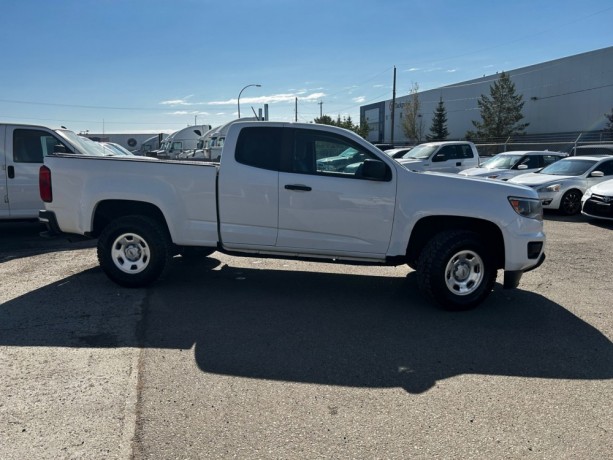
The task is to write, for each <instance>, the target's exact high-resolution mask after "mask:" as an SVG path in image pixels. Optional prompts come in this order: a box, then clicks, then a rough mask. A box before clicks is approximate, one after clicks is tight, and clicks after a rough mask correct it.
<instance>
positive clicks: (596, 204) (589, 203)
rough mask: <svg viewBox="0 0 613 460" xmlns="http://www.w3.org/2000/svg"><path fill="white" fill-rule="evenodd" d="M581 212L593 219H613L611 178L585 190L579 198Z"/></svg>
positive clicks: (612, 185) (612, 180) (612, 181)
mask: <svg viewBox="0 0 613 460" xmlns="http://www.w3.org/2000/svg"><path fill="white" fill-rule="evenodd" d="M581 213H582V214H584V215H586V216H588V217H593V218H595V219H606V220H613V179H610V180H606V181H604V182H601V183H600V184H596V185H594V186H593V187H590V188H588V189H587V190H586V191H585V193H584V194H583V198H582V199H581Z"/></svg>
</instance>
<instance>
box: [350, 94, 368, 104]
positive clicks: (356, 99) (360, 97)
mask: <svg viewBox="0 0 613 460" xmlns="http://www.w3.org/2000/svg"><path fill="white" fill-rule="evenodd" d="M351 100H352V101H353V102H355V103H356V104H361V103H362V102H364V101H365V100H366V97H365V96H359V97H354V98H353V99H351Z"/></svg>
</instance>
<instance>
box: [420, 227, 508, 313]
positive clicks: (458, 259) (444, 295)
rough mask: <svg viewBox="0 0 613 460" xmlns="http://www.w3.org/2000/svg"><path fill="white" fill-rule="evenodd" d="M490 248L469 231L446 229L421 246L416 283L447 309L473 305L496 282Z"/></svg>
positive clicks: (423, 291)
mask: <svg viewBox="0 0 613 460" xmlns="http://www.w3.org/2000/svg"><path fill="white" fill-rule="evenodd" d="M490 252H491V251H488V250H487V248H486V247H485V246H484V245H483V244H482V243H481V242H480V239H479V235H478V234H476V233H474V232H469V231H460V230H456V231H445V232H441V233H438V234H437V235H435V236H434V237H433V238H432V239H431V240H430V241H428V243H427V244H426V246H425V247H424V249H423V251H422V253H421V255H420V257H419V260H418V262H417V284H418V286H419V289H420V291H421V292H422V294H423V295H424V296H425V297H426V298H427V299H428V300H430V301H433V302H435V303H438V304H439V305H441V306H442V307H443V308H445V309H446V310H452V311H461V310H469V309H471V308H474V307H476V306H477V305H479V304H480V303H481V302H483V301H484V300H485V298H486V297H487V296H488V295H489V294H490V292H491V291H492V289H493V287H494V283H495V282H496V268H495V266H494V262H493V260H492V258H491V256H490V255H489V254H490Z"/></svg>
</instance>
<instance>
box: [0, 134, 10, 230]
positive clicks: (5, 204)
mask: <svg viewBox="0 0 613 460" xmlns="http://www.w3.org/2000/svg"><path fill="white" fill-rule="evenodd" d="M5 134H6V126H4V125H0V219H6V218H8V217H9V196H8V189H7V180H8V178H7V175H6V173H7V171H6V158H7V156H8V154H7V152H6V143H5V138H6V136H5Z"/></svg>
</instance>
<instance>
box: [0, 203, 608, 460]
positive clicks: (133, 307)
mask: <svg viewBox="0 0 613 460" xmlns="http://www.w3.org/2000/svg"><path fill="white" fill-rule="evenodd" d="M38 230H39V228H38V227H37V226H36V225H33V224H6V223H2V224H0V231H1V232H2V238H1V240H0V276H1V279H2V293H1V297H0V301H1V302H2V306H1V307H0V329H1V331H0V379H1V380H0V385H2V388H3V391H2V392H0V458H3V459H13V458H15V459H17V458H19V459H22V458H142V459H151V458H155V459H157V458H159V459H166V458H215V459H217V458H369V459H370V458H386V459H395V458H398V459H406V458H483V459H491V458H539V459H541V458H551V459H553V458H556V459H559V458H573V459H577V458H579V459H582V458H586V459H588V458H589V459H592V458H608V457H609V455H610V452H611V451H613V437H612V436H611V433H612V432H613V420H612V416H611V413H612V412H613V411H612V404H611V401H612V400H613V380H612V378H613V344H612V342H611V338H612V337H613V322H612V321H611V308H613V300H611V298H612V296H611V280H612V273H613V257H612V256H613V253H612V251H613V249H612V244H611V243H612V242H613V225H605V224H598V223H594V222H590V221H588V220H587V219H584V218H582V217H574V218H562V217H560V216H557V215H555V214H548V215H547V216H546V222H545V230H546V232H547V236H548V243H547V260H546V262H545V264H544V265H543V266H542V267H540V268H539V269H537V270H535V271H533V272H530V273H527V274H525V275H524V277H523V279H522V282H521V284H520V287H519V288H518V289H516V290H511V291H506V290H502V289H501V286H500V281H501V278H499V280H498V281H499V283H498V284H497V285H496V288H495V291H494V292H493V293H492V295H491V296H490V297H489V298H488V300H487V301H486V302H485V303H484V304H483V305H481V306H480V307H478V308H477V309H475V310H472V311H469V312H464V313H449V312H445V311H442V310H439V309H437V308H436V307H434V306H433V305H431V304H428V303H427V302H425V301H424V300H423V299H422V297H421V296H420V295H419V293H418V292H417V288H416V282H415V279H414V274H413V272H412V271H411V270H410V269H408V268H407V267H395V268H390V267H355V266H346V265H333V264H319V263H305V262H294V261H279V260H267V259H260V258H234V257H229V256H226V255H223V254H220V253H215V254H213V255H212V256H211V257H209V258H205V259H202V260H198V261H188V260H184V259H182V258H180V257H177V258H175V259H174V260H173V264H172V265H173V267H172V269H171V270H170V271H169V272H168V273H167V275H166V276H165V278H164V279H162V280H161V281H160V282H159V283H156V284H155V285H153V286H152V287H150V288H149V289H123V288H120V287H118V286H116V285H114V284H113V283H111V282H110V281H109V280H108V279H107V278H106V277H105V276H104V274H103V273H102V271H101V270H100V269H99V268H98V266H97V261H96V256H95V249H94V248H93V245H92V243H88V242H85V243H78V244H70V243H65V242H63V241H57V240H54V241H45V240H41V239H40V238H39V237H38Z"/></svg>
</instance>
